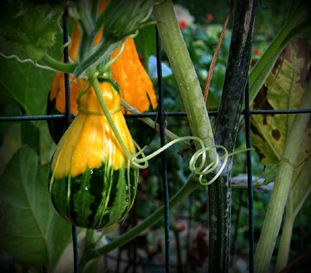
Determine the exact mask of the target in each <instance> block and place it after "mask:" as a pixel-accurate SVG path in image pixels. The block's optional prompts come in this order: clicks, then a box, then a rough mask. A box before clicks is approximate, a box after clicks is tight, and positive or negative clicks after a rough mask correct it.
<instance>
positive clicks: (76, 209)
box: [49, 162, 138, 229]
mask: <svg viewBox="0 0 311 273" xmlns="http://www.w3.org/2000/svg"><path fill="white" fill-rule="evenodd" d="M137 177H138V172H137V170H135V169H132V168H131V169H130V175H129V179H130V181H128V174H127V168H125V167H124V166H122V167H121V168H119V169H118V170H114V168H113V166H109V165H108V164H107V163H105V162H103V165H102V166H101V167H100V168H96V169H89V168H87V170H86V171H85V172H84V173H82V174H80V175H77V176H76V177H70V176H68V177H63V178H61V179H55V178H53V177H51V180H50V181H51V182H50V185H49V191H50V196H51V200H52V203H53V205H54V207H55V208H56V210H57V211H58V213H59V214H60V215H61V216H62V217H63V218H64V219H65V220H67V221H68V222H70V223H72V224H74V225H76V226H79V227H85V228H90V229H100V228H102V227H106V226H110V225H112V224H114V223H116V222H118V221H120V220H122V218H123V217H124V216H125V215H126V213H127V212H128V210H129V209H130V207H131V206H132V205H133V202H134V199H135V196H136V189H137Z"/></svg>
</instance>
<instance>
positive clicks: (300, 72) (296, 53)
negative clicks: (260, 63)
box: [251, 37, 310, 165]
mask: <svg viewBox="0 0 311 273" xmlns="http://www.w3.org/2000/svg"><path fill="white" fill-rule="evenodd" d="M309 52H310V46H309V45H308V43H307V42H306V41H305V40H304V39H302V38H299V37H296V38H295V39H293V41H292V42H291V43H290V44H289V45H288V46H287V47H286V48H285V49H284V50H283V52H282V54H281V55H280V57H279V59H278V61H277V62H276V64H275V66H274V68H273V70H272V72H271V73H270V75H269V76H268V78H267V80H266V82H265V84H264V86H263V87H262V88H261V90H260V92H259V94H258V95H257V97H256V98H255V100H254V103H253V105H252V108H253V109H268V110H286V109H299V105H300V102H301V98H302V96H303V93H304V90H305V87H306V85H307V71H308V61H309ZM294 116H295V115H284V114H274V115H253V116H252V118H251V122H252V125H251V130H252V133H253V134H252V144H253V146H254V147H255V149H256V151H257V152H258V154H259V156H260V159H261V161H260V163H261V164H264V165H265V164H268V163H274V164H276V163H278V162H279V160H280V159H281V157H282V153H283V149H284V145H285V141H286V138H287V135H288V133H289V130H290V127H291V123H292V121H293V119H294Z"/></svg>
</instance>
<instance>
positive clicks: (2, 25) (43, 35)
mask: <svg viewBox="0 0 311 273" xmlns="http://www.w3.org/2000/svg"><path fill="white" fill-rule="evenodd" d="M2 4H3V6H2V8H1V12H0V18H1V19H0V40H1V41H2V45H5V48H3V47H2V46H1V47H0V49H1V51H2V52H3V51H6V50H7V49H12V51H13V52H14V54H16V55H18V56H19V57H23V58H30V59H32V60H33V61H35V62H36V61H38V60H40V59H41V58H42V57H43V55H44V54H46V53H47V49H48V48H49V47H51V46H52V45H53V44H54V42H55V35H56V31H57V26H56V18H55V17H53V16H50V14H48V10H47V9H44V8H43V6H34V5H32V4H30V3H28V2H27V1H17V0H15V1H4V2H3V3H2Z"/></svg>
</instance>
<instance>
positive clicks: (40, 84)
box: [0, 57, 54, 115]
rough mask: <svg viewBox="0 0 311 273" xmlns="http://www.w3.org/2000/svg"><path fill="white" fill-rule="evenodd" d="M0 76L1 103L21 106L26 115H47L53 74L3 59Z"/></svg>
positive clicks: (28, 64)
mask: <svg viewBox="0 0 311 273" xmlns="http://www.w3.org/2000/svg"><path fill="white" fill-rule="evenodd" d="M1 58H2V57H1ZM0 75H1V76H0V89H1V91H0V100H1V102H3V103H12V102H15V103H18V104H20V105H21V106H22V107H23V108H24V109H25V112H26V115H44V114H45V109H46V102H47V96H48V93H49V89H50V85H51V83H52V80H53V77H54V73H53V72H51V71H47V70H43V69H40V68H37V67H35V66H34V65H33V64H31V63H19V62H18V61H16V60H12V59H10V60H6V59H3V58H2V59H1V66H0Z"/></svg>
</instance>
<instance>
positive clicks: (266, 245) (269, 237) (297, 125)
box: [255, 81, 311, 273]
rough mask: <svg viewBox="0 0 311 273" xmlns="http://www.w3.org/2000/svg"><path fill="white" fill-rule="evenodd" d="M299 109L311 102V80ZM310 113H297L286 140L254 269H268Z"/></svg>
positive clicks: (257, 249)
mask: <svg viewBox="0 0 311 273" xmlns="http://www.w3.org/2000/svg"><path fill="white" fill-rule="evenodd" d="M301 101H302V103H301V105H300V109H307V108H308V107H309V106H310V105H311V81H309V83H308V86H307V89H306V91H305V94H304V96H303V98H302V100H301ZM309 116H310V114H297V115H296V116H295V118H294V120H293V123H292V126H291V130H290V132H289V134H288V137H287V139H286V143H285V146H284V151H283V155H282V159H281V163H280V166H279V169H278V172H277V175H276V179H275V183H274V188H273V190H272V194H271V197H270V202H269V206H268V210H267V214H266V217H265V220H264V224H263V228H262V231H261V234H260V238H259V242H258V245H257V248H256V252H255V272H258V273H261V272H266V271H267V269H268V266H269V263H270V260H271V256H272V252H273V249H274V246H275V242H276V239H277V236H278V233H279V230H280V226H281V222H282V216H283V212H284V207H285V203H286V200H287V196H288V192H289V188H290V183H291V179H292V175H293V171H294V168H295V166H294V164H295V163H296V159H297V156H298V152H299V148H300V145H301V142H302V138H303V136H304V131H305V129H306V126H307V123H308V120H309Z"/></svg>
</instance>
